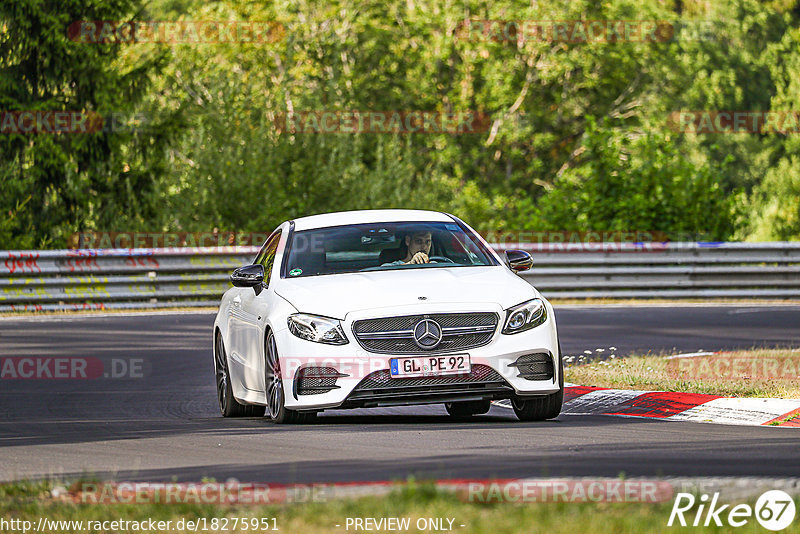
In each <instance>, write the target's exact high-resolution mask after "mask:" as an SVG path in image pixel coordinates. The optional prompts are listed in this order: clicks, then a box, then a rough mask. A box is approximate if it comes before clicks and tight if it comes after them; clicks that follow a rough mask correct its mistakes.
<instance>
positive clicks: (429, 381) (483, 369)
mask: <svg viewBox="0 0 800 534" xmlns="http://www.w3.org/2000/svg"><path fill="white" fill-rule="evenodd" d="M476 382H505V380H503V377H502V376H500V373H498V372H497V371H495V370H494V369H492V368H491V367H489V366H488V365H483V364H475V365H473V366H472V370H471V371H470V372H469V374H461V375H445V376H418V377H413V378H393V377H392V375H391V373H390V371H389V370H388V369H382V370H380V371H375V372H374V373H370V374H369V375H367V377H366V378H365V379H364V380H362V381H361V383H360V384H358V385H357V386H356V388H355V390H354V391H364V390H375V389H381V390H382V389H394V388H413V387H429V386H445V385H452V384H472V383H476Z"/></svg>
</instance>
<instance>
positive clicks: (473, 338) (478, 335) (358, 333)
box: [353, 312, 498, 354]
mask: <svg viewBox="0 0 800 534" xmlns="http://www.w3.org/2000/svg"><path fill="white" fill-rule="evenodd" d="M423 319H432V320H434V321H436V322H437V323H439V326H441V328H442V341H441V342H440V343H439V344H438V345H437V346H436V347H435V348H434V349H433V350H425V349H422V348H420V347H419V345H417V344H416V342H415V341H414V325H416V324H417V323H418V322H419V321H421V320H423ZM497 322H498V316H497V314H496V313H491V312H481V313H433V314H426V315H405V316H399V317H383V318H379V319H362V320H360V321H356V322H355V323H353V334H354V335H355V337H356V340H357V341H358V343H359V344H360V345H361V346H362V347H363V348H364V349H366V350H368V351H370V352H378V353H383V354H428V353H431V352H434V353H435V352H452V351H457V350H466V349H471V348H474V347H480V346H481V345H485V344H487V343H489V341H491V340H492V336H494V332H495V330H496V329H497Z"/></svg>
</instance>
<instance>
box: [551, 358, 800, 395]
mask: <svg viewBox="0 0 800 534" xmlns="http://www.w3.org/2000/svg"><path fill="white" fill-rule="evenodd" d="M564 376H565V378H566V380H567V382H572V383H575V384H580V385H582V386H597V387H607V388H615V389H635V390H656V391H681V392H684V393H706V394H710V395H721V396H726V397H770V398H783V399H798V398H800V349H774V350H773V349H755V350H747V351H734V352H721V353H716V354H713V355H709V356H696V357H692V358H685V359H677V358H673V359H670V358H669V356H667V355H646V356H630V357H627V358H615V359H609V360H605V361H600V362H597V361H595V362H592V363H588V364H579V365H572V366H568V367H567V368H566V370H565V375H564Z"/></svg>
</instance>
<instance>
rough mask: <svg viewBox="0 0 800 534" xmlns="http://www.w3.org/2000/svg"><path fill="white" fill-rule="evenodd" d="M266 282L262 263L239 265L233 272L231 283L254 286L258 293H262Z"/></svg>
mask: <svg viewBox="0 0 800 534" xmlns="http://www.w3.org/2000/svg"><path fill="white" fill-rule="evenodd" d="M263 283H264V266H263V265H261V264H260V263H256V264H253V265H246V266H244V267H239V268H238V269H236V270H235V271H233V272H232V273H231V284H233V285H234V286H236V287H252V288H253V289H254V290H255V292H256V295H258V294H259V293H261V289H262V284H263Z"/></svg>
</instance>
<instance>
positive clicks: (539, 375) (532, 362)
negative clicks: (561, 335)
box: [508, 352, 553, 380]
mask: <svg viewBox="0 0 800 534" xmlns="http://www.w3.org/2000/svg"><path fill="white" fill-rule="evenodd" d="M508 366H509V367H516V368H517V371H519V374H518V375H517V376H518V377H520V378H524V379H526V380H552V379H553V356H552V355H551V354H550V353H549V352H537V353H535V354H526V355H524V356H520V357H519V358H517V361H515V362H514V363H510V364H508Z"/></svg>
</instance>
